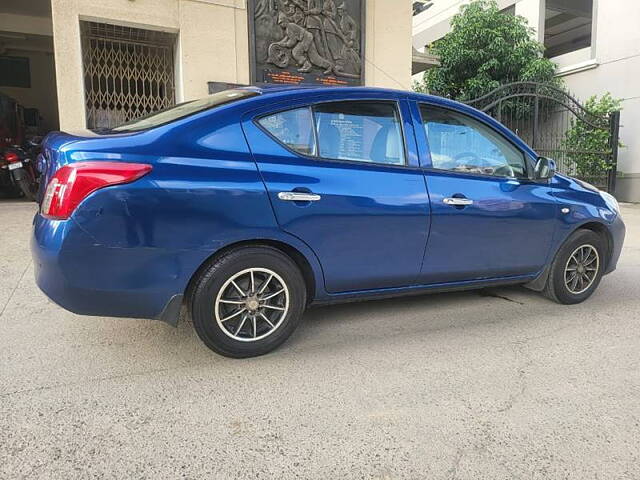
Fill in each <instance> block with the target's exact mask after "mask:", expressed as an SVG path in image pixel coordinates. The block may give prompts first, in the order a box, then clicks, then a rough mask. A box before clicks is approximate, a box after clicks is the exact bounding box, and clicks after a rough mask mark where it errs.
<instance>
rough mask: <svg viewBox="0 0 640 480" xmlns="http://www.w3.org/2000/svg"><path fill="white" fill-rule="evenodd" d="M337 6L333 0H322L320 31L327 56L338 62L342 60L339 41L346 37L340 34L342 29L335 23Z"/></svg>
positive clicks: (341, 41)
mask: <svg viewBox="0 0 640 480" xmlns="http://www.w3.org/2000/svg"><path fill="white" fill-rule="evenodd" d="M336 14H337V8H336V4H335V2H334V0H324V3H323V5H322V16H323V22H322V32H323V35H324V38H323V40H324V42H325V48H326V50H327V51H328V55H327V56H328V57H329V58H332V59H333V60H334V62H336V63H338V62H340V61H341V60H342V48H341V43H345V42H346V41H347V39H346V38H345V37H344V35H343V34H342V30H340V27H339V26H338V24H337V23H336V20H335V19H336Z"/></svg>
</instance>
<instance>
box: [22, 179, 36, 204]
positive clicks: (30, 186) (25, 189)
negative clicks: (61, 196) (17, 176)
mask: <svg viewBox="0 0 640 480" xmlns="http://www.w3.org/2000/svg"><path fill="white" fill-rule="evenodd" d="M18 186H19V187H20V190H22V193H23V194H24V196H25V197H26V198H27V199H28V200H30V201H32V202H35V201H36V192H37V191H38V185H37V184H34V183H33V182H30V181H29V180H28V179H26V178H23V179H21V180H18Z"/></svg>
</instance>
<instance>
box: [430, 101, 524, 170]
mask: <svg viewBox="0 0 640 480" xmlns="http://www.w3.org/2000/svg"><path fill="white" fill-rule="evenodd" d="M420 110H421V112H422V120H423V122H424V128H425V130H426V133H427V139H428V141H429V149H430V150H431V162H432V164H433V168H437V169H440V170H451V171H454V172H461V173H474V174H481V175H493V176H500V177H526V176H527V169H526V166H525V160H524V154H523V153H522V152H521V151H520V150H518V149H517V148H516V147H514V146H513V145H512V144H511V143H509V142H508V141H507V140H506V139H505V138H503V137H502V135H500V134H499V133H498V132H496V131H494V130H493V129H492V128H490V127H488V126H487V125H484V124H483V123H481V122H479V121H477V120H474V119H472V118H470V117H468V116H466V115H463V114H460V113H457V112H454V111H453V110H448V109H444V108H437V107H426V106H423V107H421V108H420Z"/></svg>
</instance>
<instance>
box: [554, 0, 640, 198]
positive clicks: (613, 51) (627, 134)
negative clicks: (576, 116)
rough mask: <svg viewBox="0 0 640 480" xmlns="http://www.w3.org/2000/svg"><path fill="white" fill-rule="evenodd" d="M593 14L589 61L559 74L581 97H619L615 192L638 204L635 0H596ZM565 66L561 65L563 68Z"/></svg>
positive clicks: (639, 66)
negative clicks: (609, 95)
mask: <svg viewBox="0 0 640 480" xmlns="http://www.w3.org/2000/svg"><path fill="white" fill-rule="evenodd" d="M596 15H597V16H596V33H595V48H593V49H592V51H593V53H592V59H593V61H592V62H591V63H587V65H586V68H587V69H586V70H582V71H579V72H576V73H569V74H567V75H565V76H563V77H562V78H563V80H564V82H565V84H566V85H567V87H568V88H569V90H571V91H572V92H573V93H574V94H575V95H576V96H578V97H579V98H581V99H582V100H586V99H587V98H588V97H590V96H591V95H602V94H604V93H606V92H610V93H611V94H612V95H613V96H614V97H617V98H620V99H622V100H623V102H622V112H621V114H620V121H621V125H622V127H621V129H620V139H621V141H622V143H623V144H624V145H625V147H624V148H621V149H620V151H619V158H618V171H620V172H622V173H623V174H624V176H623V177H622V178H621V179H619V180H618V186H619V188H618V191H617V196H618V197H619V199H622V200H629V201H636V202H640V28H639V25H640V3H638V2H629V1H625V0H607V1H604V0H600V1H598V2H597V12H596ZM580 60H583V58H582V57H581V58H580ZM565 63H566V62H565ZM581 65H582V66H584V65H585V64H584V63H582V64H581V63H577V64H576V66H577V67H581ZM570 68H571V66H570V65H566V64H565V65H564V70H567V69H568V71H569V72H571V70H570Z"/></svg>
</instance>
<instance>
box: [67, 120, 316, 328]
mask: <svg viewBox="0 0 640 480" xmlns="http://www.w3.org/2000/svg"><path fill="white" fill-rule="evenodd" d="M223 110H224V111H220V112H217V113H215V114H213V113H211V114H206V115H200V116H199V118H192V119H188V121H182V122H176V123H174V124H172V125H169V126H166V127H162V128H160V129H157V130H154V131H149V132H144V133H140V134H135V135H122V136H120V135H118V136H106V137H104V138H100V139H98V138H96V139H90V140H86V141H76V142H73V143H70V144H68V145H66V146H62V147H61V152H60V154H61V155H63V156H64V157H65V162H64V163H69V162H77V161H89V160H105V159H108V160H116V161H117V160H121V161H127V162H141V163H150V164H152V165H153V170H152V172H151V173H150V174H148V175H147V176H145V177H143V178H142V179H140V180H138V181H136V182H134V183H131V184H125V185H117V186H113V187H108V188H104V189H101V190H98V191H96V192H94V193H93V194H91V195H90V196H89V197H87V198H86V199H85V200H84V201H83V202H82V203H81V205H80V206H79V208H78V209H77V210H76V211H75V212H74V214H73V215H72V217H71V219H70V220H69V221H70V222H73V224H74V225H76V226H77V227H78V228H79V229H80V230H81V231H82V232H83V233H84V236H83V237H82V238H83V240H82V241H74V244H73V245H71V244H68V245H67V246H65V248H64V250H66V251H70V250H73V252H74V255H72V256H69V255H65V254H64V253H62V254H61V255H60V256H59V258H60V259H61V261H63V262H64V265H62V269H63V270H64V271H65V272H66V273H65V274H64V275H65V277H67V279H68V281H69V282H71V283H72V284H73V285H77V286H78V287H79V288H81V287H82V286H83V285H84V286H91V288H93V289H96V290H105V291H122V292H125V291H128V292H137V294H139V295H141V296H140V298H144V299H145V301H146V302H147V303H148V304H149V305H148V307H145V308H144V309H141V310H140V311H137V312H130V313H128V315H129V316H156V315H157V314H159V313H160V311H161V310H162V308H163V307H164V303H166V302H167V301H168V300H169V298H170V297H171V296H172V295H174V294H181V293H183V292H184V290H185V289H186V287H187V285H188V282H189V280H190V279H191V277H192V276H193V274H194V273H195V272H196V271H197V269H198V268H199V267H200V266H201V265H202V264H203V263H204V262H205V261H206V260H207V259H208V258H209V257H210V256H211V255H213V254H214V253H215V252H217V251H218V250H219V249H221V248H223V247H225V246H227V245H230V244H233V243H236V242H241V241H246V240H254V239H268V240H276V241H281V242H284V243H287V244H289V245H291V246H293V247H294V248H296V249H298V250H299V251H301V253H302V254H303V255H305V257H307V259H308V260H309V263H310V264H312V266H313V267H317V264H316V263H315V261H314V260H315V259H314V257H313V254H312V252H310V251H309V250H308V249H306V247H305V246H304V245H301V244H300V243H301V242H299V241H297V239H295V238H293V237H291V238H289V237H290V236H288V235H287V234H285V233H283V232H281V230H280V229H279V228H278V225H277V222H276V221H275V218H274V215H273V210H272V208H271V204H270V201H269V198H268V196H267V194H266V191H265V187H264V184H263V182H262V180H261V178H260V175H259V173H258V170H257V167H256V164H255V162H254V161H253V159H252V157H251V155H250V154H249V150H248V146H247V143H246V140H245V138H244V135H243V133H242V129H241V127H240V125H239V123H237V120H238V118H239V115H238V114H237V112H236V111H234V109H232V108H226V109H223ZM64 163H62V162H61V164H64ZM70 238H71V237H70ZM74 238H76V240H77V238H78V237H77V236H76V237H74ZM314 270H315V271H316V272H319V271H320V269H319V267H317V268H314ZM318 280H320V279H318ZM322 283H323V282H322V281H317V282H316V285H322ZM143 303H144V302H143ZM141 308H142V307H141ZM129 310H131V308H129ZM142 310H144V311H142ZM151 310H153V312H152V311H151ZM86 313H91V312H86Z"/></svg>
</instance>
